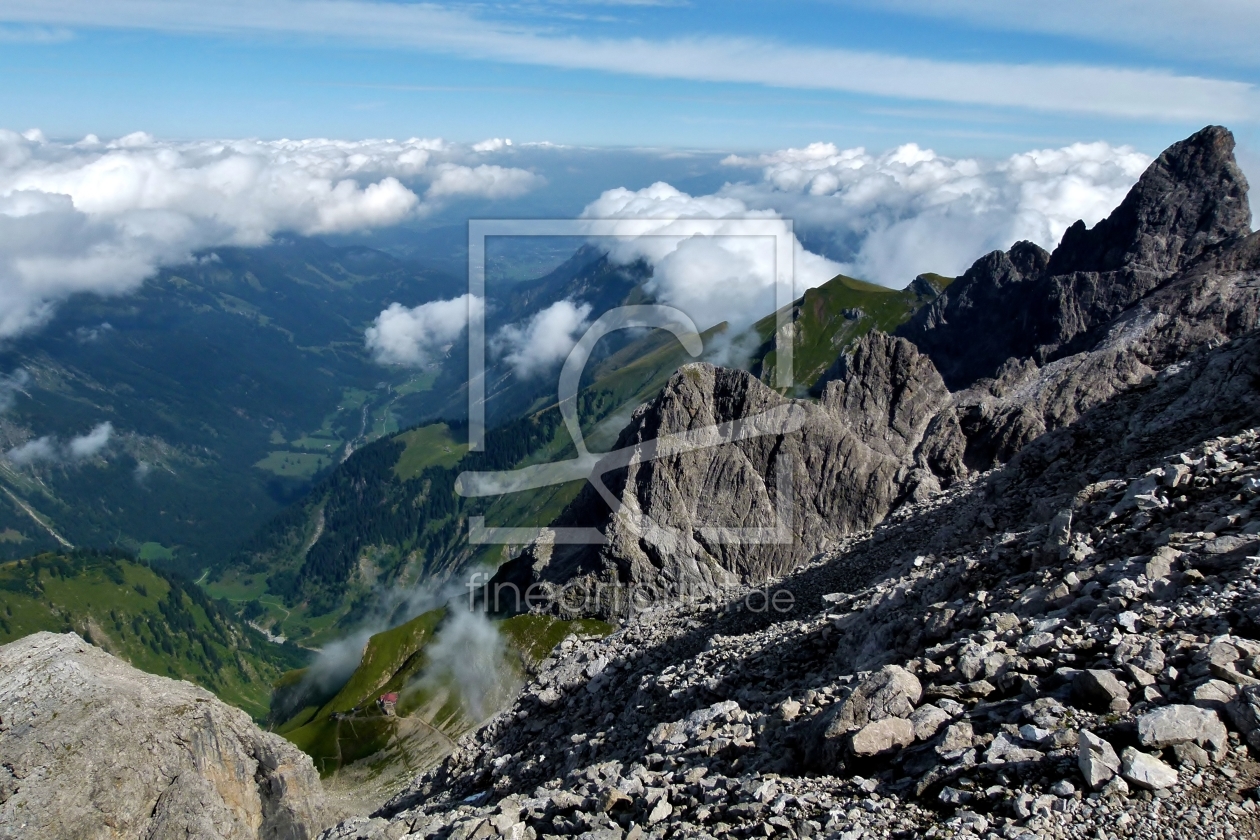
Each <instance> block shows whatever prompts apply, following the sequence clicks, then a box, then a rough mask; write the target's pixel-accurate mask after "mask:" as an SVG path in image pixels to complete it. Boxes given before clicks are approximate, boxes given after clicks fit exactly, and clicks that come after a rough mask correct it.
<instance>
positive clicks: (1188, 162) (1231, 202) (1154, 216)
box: [898, 126, 1251, 390]
mask: <svg viewBox="0 0 1260 840" xmlns="http://www.w3.org/2000/svg"><path fill="white" fill-rule="evenodd" d="M1250 230H1251V211H1250V209H1249V205H1248V202H1247V179H1246V178H1245V177H1244V176H1243V174H1242V171H1241V170H1240V169H1239V168H1238V164H1237V162H1236V161H1235V160H1234V138H1233V135H1232V134H1230V132H1229V131H1228V130H1226V129H1224V128H1221V127H1219V126H1209V127H1207V128H1205V129H1203V130H1202V131H1200V132H1198V133H1197V134H1195V135H1193V136H1192V137H1189V138H1187V139H1185V140H1183V141H1181V142H1180V143H1176V144H1174V145H1172V146H1170V147H1169V148H1168V149H1167V150H1166V151H1165V152H1164V153H1163V154H1162V155H1160V156H1159V158H1157V159H1156V160H1155V161H1154V162H1153V163H1152V164H1151V165H1150V166H1149V167H1148V168H1147V170H1146V172H1145V173H1143V175H1142V177H1141V178H1140V179H1139V180H1138V183H1137V184H1136V185H1134V187H1133V189H1131V190H1130V191H1129V193H1128V195H1127V196H1126V197H1125V199H1124V201H1123V202H1121V204H1120V206H1119V207H1117V208H1116V209H1115V211H1113V212H1112V214H1111V215H1110V216H1108V217H1107V218H1106V219H1104V220H1102V221H1101V222H1099V223H1098V224H1097V225H1095V226H1094V227H1093V228H1088V229H1087V228H1086V227H1085V224H1084V223H1083V222H1079V221H1078V222H1077V223H1076V224H1074V225H1073V226H1072V227H1071V228H1069V229H1068V231H1067V233H1065V234H1064V236H1063V240H1062V242H1061V243H1060V244H1059V247H1058V248H1056V249H1055V251H1054V253H1053V254H1049V255H1047V254H1046V252H1045V251H1044V250H1042V249H1041V248H1039V247H1037V246H1036V245H1034V244H1032V243H1030V242H1018V243H1016V244H1015V245H1013V246H1012V247H1011V250H1010V251H1008V252H1006V253H1002V252H994V253H991V254H988V255H986V256H984V257H981V258H980V259H979V260H977V261H976V263H975V264H974V265H972V267H971V268H970V269H968V270H967V272H966V273H965V274H963V276H962V277H960V278H959V279H958V280H956V281H955V282H954V283H953V285H951V286H950V287H949V288H948V289H947V290H946V291H945V292H944V293H943V294H942V295H941V296H940V297H939V298H937V299H936V300H935V301H933V302H932V303H931V304H930V305H929V306H927V307H924V308H923V309H921V310H920V311H919V312H918V313H917V314H916V315H915V316H914V317H913V318H912V319H911V320H910V321H909V322H907V323H906V324H905V325H904V326H903V327H901V329H899V330H898V334H899V335H902V336H905V337H906V338H908V339H910V340H911V341H913V342H914V343H915V344H916V345H918V347H919V349H920V350H922V351H923V352H925V353H927V354H928V355H929V356H931V357H932V361H933V362H935V364H936V366H937V368H938V369H939V370H940V372H941V375H942V376H943V377H944V379H945V382H946V383H948V384H949V386H950V388H952V389H954V390H958V389H961V388H966V387H969V386H971V385H973V384H974V383H975V382H976V381H977V380H979V379H982V378H986V377H993V376H995V375H996V374H997V371H998V370H999V368H1001V366H1002V365H1003V364H1004V363H1006V361H1007V360H1008V359H1011V358H1016V359H1019V358H1030V359H1033V360H1034V361H1036V362H1037V363H1038V364H1045V363H1046V362H1050V361H1053V360H1055V359H1057V358H1061V357H1063V356H1065V355H1068V354H1070V353H1075V352H1079V351H1080V350H1082V349H1085V348H1086V347H1088V346H1090V345H1091V344H1092V343H1094V342H1095V341H1096V339H1097V337H1098V336H1097V335H1096V333H1097V331H1098V330H1099V329H1100V328H1102V327H1103V326H1104V325H1105V324H1107V323H1108V322H1109V321H1111V319H1113V318H1115V317H1116V316H1118V315H1119V314H1120V313H1121V312H1123V311H1124V310H1125V309H1127V308H1129V307H1130V306H1132V305H1133V304H1134V303H1136V302H1137V301H1138V300H1141V299H1142V298H1143V297H1145V296H1146V295H1148V294H1150V293H1151V292H1152V291H1153V290H1154V289H1155V288H1156V287H1158V286H1159V285H1160V284H1161V283H1163V282H1164V281H1166V280H1167V279H1168V278H1169V277H1171V276H1172V275H1174V274H1176V273H1178V272H1181V271H1184V270H1186V269H1188V268H1189V267H1190V266H1191V265H1192V264H1193V263H1194V262H1195V261H1196V260H1198V259H1199V258H1201V257H1203V256H1204V254H1205V253H1206V252H1207V251H1208V250H1210V249H1212V248H1213V247H1214V246H1219V245H1222V244H1224V243H1229V242H1235V241H1239V240H1241V239H1242V238H1243V237H1245V236H1247V234H1248V233H1250Z"/></svg>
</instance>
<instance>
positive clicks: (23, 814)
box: [0, 633, 335, 840]
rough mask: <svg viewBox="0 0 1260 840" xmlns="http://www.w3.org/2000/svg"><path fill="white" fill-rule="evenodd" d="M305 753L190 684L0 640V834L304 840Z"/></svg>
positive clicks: (68, 651)
mask: <svg viewBox="0 0 1260 840" xmlns="http://www.w3.org/2000/svg"><path fill="white" fill-rule="evenodd" d="M334 817H335V815H334V814H333V813H331V811H330V810H329V808H328V807H327V806H326V805H325V802H324V794H323V789H322V788H321V786H320V781H319V776H318V775H317V774H316V772H315V768H314V765H313V764H312V763H311V759H310V758H309V757H308V756H306V755H305V754H303V753H302V752H301V751H299V750H298V749H297V748H296V747H294V746H293V745H292V744H290V743H289V742H287V741H285V740H284V739H282V738H280V737H279V736H277V735H272V734H270V733H267V732H263V731H262V730H260V729H259V728H258V727H257V726H256V725H254V722H253V721H252V720H250V718H249V716H248V715H246V714H245V713H244V712H242V711H240V710H239V709H234V708H232V707H230V706H227V705H225V704H224V703H222V702H220V701H219V700H218V699H217V698H215V697H214V696H213V695H212V694H210V693H209V692H207V691H205V690H203V689H201V688H198V687H196V686H194V685H192V684H190V683H186V682H178V681H175V680H170V679H166V678H164V677H158V676H153V675H151V674H146V673H143V672H141V671H137V670H136V669H135V668H132V667H131V666H130V665H128V664H126V663H125V662H122V661H121V660H118V659H115V658H114V657H113V656H110V655H109V654H108V653H105V652H104V651H102V650H100V649H98V648H95V647H93V646H92V645H90V644H88V643H87V642H85V641H83V640H82V639H80V638H79V637H78V636H75V635H73V634H65V635H57V634H53V633H36V634H34V635H31V636H27V637H26V638H23V639H19V640H17V641H15V642H11V643H9V644H7V645H4V646H3V647H0V838H5V840H8V839H9V838H13V840H18V838H36V837H38V838H41V840H56V838H66V840H70V838H73V839H74V840H96V838H100V840H105V838H110V839H111V840H113V838H128V840H131V839H132V838H144V840H175V838H180V840H184V838H193V837H195V838H199V840H219V839H220V838H221V840H255V839H256V838H258V839H259V840H306V838H309V837H313V836H315V835H316V834H318V833H319V832H320V831H321V830H323V829H324V828H325V827H326V826H327V825H329V824H331V823H332V822H334V821H335V820H334Z"/></svg>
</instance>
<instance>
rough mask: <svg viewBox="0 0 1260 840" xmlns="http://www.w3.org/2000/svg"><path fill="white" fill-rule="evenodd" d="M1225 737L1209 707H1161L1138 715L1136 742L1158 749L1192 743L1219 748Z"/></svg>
mask: <svg viewBox="0 0 1260 840" xmlns="http://www.w3.org/2000/svg"><path fill="white" fill-rule="evenodd" d="M1228 739H1229V733H1228V732H1227V731H1226V729H1225V724H1223V723H1221V719H1220V718H1219V717H1218V716H1217V714H1216V712H1214V711H1212V710H1211V709H1200V708H1197V707H1195V706H1164V707H1163V708H1160V709H1156V710H1155V711H1153V712H1148V713H1147V714H1144V715H1142V716H1141V717H1140V718H1138V742H1139V743H1140V744H1141V745H1142V746H1144V747H1152V748H1154V749H1162V748H1164V747H1171V746H1173V745H1174V744H1185V743H1189V742H1193V743H1196V744H1198V745H1199V746H1207V745H1209V744H1210V745H1211V746H1212V748H1213V749H1214V750H1219V749H1223V748H1224V747H1225V746H1226V744H1227V742H1228Z"/></svg>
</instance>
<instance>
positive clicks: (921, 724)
mask: <svg viewBox="0 0 1260 840" xmlns="http://www.w3.org/2000/svg"><path fill="white" fill-rule="evenodd" d="M950 718H951V716H950V715H949V714H948V713H947V712H945V711H944V710H943V709H940V708H938V707H936V706H934V705H932V704H931V703H924V704H923V705H922V706H920V707H919V708H917V709H915V710H914V713H913V714H912V715H910V723H911V724H913V725H914V737H915V739H916V740H919V741H926V740H928V739H930V738H931V737H932V736H934V735H935V734H936V733H937V732H939V731H940V730H941V727H943V726H944V725H945V724H947V723H949V721H950Z"/></svg>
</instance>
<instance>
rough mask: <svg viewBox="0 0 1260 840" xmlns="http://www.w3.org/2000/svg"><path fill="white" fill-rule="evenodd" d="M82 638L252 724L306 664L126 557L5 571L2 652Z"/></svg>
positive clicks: (7, 566) (27, 564) (26, 563)
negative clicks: (44, 638) (60, 636)
mask: <svg viewBox="0 0 1260 840" xmlns="http://www.w3.org/2000/svg"><path fill="white" fill-rule="evenodd" d="M40 630H48V631H51V632H57V633H64V632H76V633H78V634H79V635H80V636H82V637H83V638H84V639H86V640H88V641H90V642H92V643H93V644H94V645H96V646H98V647H100V648H103V649H104V650H107V651H109V652H110V653H112V654H114V655H115V656H119V657H121V658H122V659H125V660H126V661H128V662H130V663H131V664H132V665H134V666H135V667H137V668H139V669H141V670H143V671H148V672H150V673H153V674H160V675H162V676H168V677H173V678H175V679H184V680H189V681H190V682H194V683H197V684H198V685H200V686H202V687H204V688H207V689H209V690H210V691H212V692H214V693H215V694H217V695H218V696H219V697H220V698H222V699H223V700H225V701H226V702H228V703H231V704H233V705H235V706H239V707H240V708H242V709H244V710H246V711H247V712H249V713H250V714H251V715H253V716H254V717H255V718H258V719H262V718H263V717H265V716H266V714H267V710H268V707H269V703H270V695H271V690H272V684H273V682H274V681H275V680H277V679H278V678H279V677H280V675H281V674H282V673H284V672H285V671H288V670H292V669H293V668H295V667H299V666H301V665H302V664H304V663H305V662H306V661H307V659H308V658H309V656H310V654H309V652H308V651H305V650H303V649H301V648H298V647H296V646H295V645H292V644H288V645H278V644H273V643H271V642H269V641H267V640H266V639H265V638H264V636H263V634H262V633H260V632H258V631H257V630H255V629H254V628H252V627H249V626H248V625H246V624H244V623H243V622H240V621H239V620H238V619H237V618H236V617H235V616H233V615H232V614H231V613H230V611H228V610H225V609H223V608H222V606H220V605H219V604H217V603H215V602H214V601H212V600H210V599H209V598H208V597H206V595H205V594H204V593H203V592H202V591H201V589H200V588H199V587H197V586H194V585H192V584H190V583H187V582H184V581H182V580H181V579H180V578H178V577H175V576H172V575H170V574H168V573H164V572H162V571H160V570H157V569H154V568H151V567H149V566H148V565H145V564H143V563H138V562H135V561H133V560H131V559H130V558H128V557H126V556H125V555H121V554H113V553H103V552H88V551H76V552H69V553H58V554H52V553H49V554H39V555H36V556H34V557H31V558H28V559H24V560H16V561H9V562H7V563H3V564H0V644H2V643H5V642H10V641H13V640H14V639H18V638H21V637H23V636H27V635H29V634H31V633H35V632H38V631H40Z"/></svg>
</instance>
